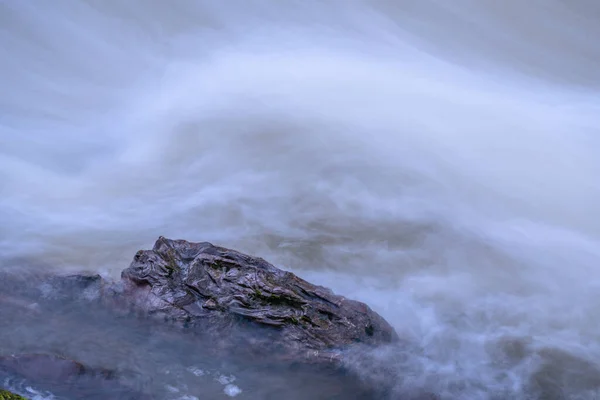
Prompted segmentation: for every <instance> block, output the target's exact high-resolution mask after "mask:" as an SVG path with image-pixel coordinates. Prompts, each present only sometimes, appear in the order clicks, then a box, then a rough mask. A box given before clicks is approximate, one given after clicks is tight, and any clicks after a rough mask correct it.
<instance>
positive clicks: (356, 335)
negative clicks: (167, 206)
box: [121, 237, 397, 361]
mask: <svg viewBox="0 0 600 400" xmlns="http://www.w3.org/2000/svg"><path fill="white" fill-rule="evenodd" d="M122 279H123V282H124V283H125V290H124V292H123V293H122V295H121V296H122V297H123V298H124V299H125V300H126V301H127V302H129V303H130V304H132V305H133V306H134V308H136V309H138V310H143V311H145V312H148V313H149V314H154V315H160V316H164V317H166V318H167V319H171V320H175V321H180V322H182V323H183V324H185V325H186V326H188V327H194V328H196V329H199V330H201V331H203V332H209V333H214V334H216V335H220V336H223V337H225V336H227V335H228V334H234V335H235V334H236V333H238V336H239V337H242V338H243V339H244V342H243V343H241V345H249V346H251V347H253V348H254V349H256V350H257V351H258V352H261V351H262V352H264V351H268V352H269V354H271V355H272V356H274V357H275V358H279V359H291V360H298V361H331V360H332V359H336V358H337V355H338V354H339V350H342V349H343V348H345V347H347V346H349V345H351V344H355V343H361V344H363V345H377V344H382V343H388V342H391V341H394V340H395V339H396V338H397V336H396V333H395V331H394V330H393V328H392V327H391V326H390V325H389V324H388V323H387V322H386V321H385V320H384V319H383V318H382V317H381V316H379V315H378V314H377V313H375V312H374V311H372V310H371V309H370V308H369V307H368V306H367V305H366V304H364V303H361V302H358V301H353V300H349V299H346V298H345V297H342V296H338V295H335V294H334V293H333V292H332V291H331V290H329V289H327V288H324V287H321V286H317V285H313V284H311V283H309V282H307V281H305V280H303V279H300V278H298V277H297V276H296V275H294V274H292V273H290V272H286V271H282V270H280V269H278V268H276V267H274V266H273V265H271V264H269V263H268V262H266V261H265V260H263V259H261V258H257V257H251V256H248V255H245V254H242V253H239V252H237V251H234V250H230V249H226V248H223V247H217V246H214V245H212V244H210V243H206V242H204V243H191V242H187V241H184V240H169V239H166V238H163V237H161V238H159V239H158V240H157V242H156V244H155V245H154V248H153V249H152V250H140V251H139V252H138V253H137V254H136V255H135V257H134V260H133V262H132V263H131V265H130V266H129V268H127V269H125V270H124V271H123V273H122ZM257 327H262V328H264V329H259V330H258V332H260V334H256V335H248V334H247V332H248V331H250V330H251V329H253V330H254V331H257V330H256V328H257ZM240 332H246V333H244V334H239V333H240Z"/></svg>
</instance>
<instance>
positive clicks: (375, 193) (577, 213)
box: [0, 0, 600, 399]
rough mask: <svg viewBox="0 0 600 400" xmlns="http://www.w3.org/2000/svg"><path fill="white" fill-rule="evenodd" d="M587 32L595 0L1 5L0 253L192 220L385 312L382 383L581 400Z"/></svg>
mask: <svg viewBox="0 0 600 400" xmlns="http://www.w3.org/2000/svg"><path fill="white" fill-rule="evenodd" d="M599 37H600V3H598V2H595V1H593V0H570V1H565V0H544V1H542V0H532V1H527V2H523V1H517V0H514V1H513V0H507V1H503V2H500V1H495V0H478V1H476V0H459V1H454V2H451V3H450V2H445V1H441V0H438V1H433V0H428V1H425V0H420V1H413V0H399V1H393V0H381V1H358V0H357V1H327V2H325V1H293V0H288V1H285V2H277V1H253V0H249V1H243V2H242V1H238V2H235V1H228V2H225V1H184V0H176V1H172V2H163V1H142V0H139V1H133V0H132V1H104V0H103V1H101V0H95V1H94V0H86V1H82V0H79V1H75V0H73V1H67V0H59V1H53V2H49V1H29V2H25V1H8V0H5V1H0V77H1V78H0V221H1V223H0V266H1V267H2V268H3V269H5V270H11V269H12V270H16V271H19V270H22V269H23V268H33V267H34V266H37V267H40V266H41V267H43V268H47V269H53V268H55V269H58V270H60V271H75V270H88V271H96V272H100V273H102V274H103V275H105V276H107V277H111V276H112V277H116V276H118V274H119V273H120V271H121V270H122V269H123V268H125V267H126V266H127V265H128V263H129V262H130V260H131V258H132V257H133V254H134V253H135V251H137V250H138V249H140V248H150V247H151V246H152V243H153V241H154V240H155V239H156V238H157V237H158V236H159V235H164V236H166V237H171V238H184V239H188V240H197V241H205V240H207V241H211V242H213V243H215V244H219V245H223V246H228V247H233V248H236V249H238V250H241V251H245V252H249V253H252V254H255V255H259V256H262V257H264V258H266V259H267V260H269V261H271V262H273V263H274V264H276V265H277V266H280V267H282V268H286V269H289V270H293V271H294V272H296V273H298V274H299V275H300V276H302V277H304V278H306V279H308V280H311V281H314V282H316V283H319V284H322V285H325V286H329V287H332V288H333V289H334V290H335V291H337V292H338V293H341V294H344V295H347V296H349V297H352V298H356V299H359V300H362V301H365V302H367V303H368V304H370V305H371V306H372V307H373V308H374V309H375V310H377V311H378V312H380V313H381V314H382V315H383V316H384V317H386V318H387V319H388V320H389V321H390V322H391V323H392V324H393V325H394V326H395V327H396V329H397V331H398V333H399V334H400V336H401V337H402V338H403V339H406V341H407V342H408V343H410V345H406V344H404V345H403V346H402V347H396V348H385V349H380V350H378V351H376V352H374V353H373V354H371V355H370V356H369V357H366V356H364V357H362V358H360V360H358V359H357V360H356V361H355V362H354V363H353V367H354V368H356V369H357V370H358V371H360V374H361V375H362V376H363V377H364V378H365V379H368V380H372V381H374V382H379V383H381V384H382V385H384V384H387V385H390V384H392V385H394V387H395V395H397V396H405V397H406V398H409V396H413V395H418V394H419V393H425V392H427V393H429V392H433V393H436V394H437V395H438V396H440V398H443V399H457V398H465V399H506V398H510V399H532V398H544V399H563V398H564V399H595V398H598V396H600V342H599V340H600V328H599V326H598V324H597V323H596V320H597V319H598V317H600V296H599V293H600V291H599V290H598V289H599V288H600V271H599V268H600V263H599V262H598V260H599V259H600V218H599V216H600V180H599V179H598V175H599V173H600V156H599V154H600V136H599V133H600V94H599V89H600V45H598V39H597V38H599ZM57 340H58V339H57ZM64 340H65V341H66V340H67V339H64ZM15 341H16V342H18V339H17V338H16V337H15ZM382 371H383V372H382ZM242 389H243V388H242ZM243 396H252V393H251V392H248V391H243V392H242V394H240V398H243ZM248 398H251V397H248Z"/></svg>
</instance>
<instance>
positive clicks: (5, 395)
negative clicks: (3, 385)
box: [0, 389, 27, 400]
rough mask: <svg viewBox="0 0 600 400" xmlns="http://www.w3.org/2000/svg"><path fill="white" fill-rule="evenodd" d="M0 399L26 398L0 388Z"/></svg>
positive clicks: (24, 399) (23, 399)
mask: <svg viewBox="0 0 600 400" xmlns="http://www.w3.org/2000/svg"><path fill="white" fill-rule="evenodd" d="M0 400H27V399H26V398H25V397H23V396H19V395H18V394H14V393H11V392H9V391H8V390H2V389H0Z"/></svg>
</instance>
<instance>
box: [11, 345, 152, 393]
mask: <svg viewBox="0 0 600 400" xmlns="http://www.w3.org/2000/svg"><path fill="white" fill-rule="evenodd" d="M0 378H2V379H3V380H5V379H8V378H12V379H15V378H17V379H22V380H24V381H25V382H27V383H28V384H31V385H36V386H38V387H40V388H43V389H44V390H49V391H51V392H53V393H54V394H58V395H62V396H66V397H69V398H71V397H75V398H85V399H100V398H106V396H109V398H111V399H149V398H150V397H148V396H147V395H145V394H141V393H137V392H135V391H133V390H131V389H129V388H127V387H124V386H122V385H121V384H120V383H119V381H118V377H117V374H116V373H115V372H114V371H111V370H106V369H97V368H89V367H86V366H84V365H83V364H81V363H78V362H76V361H73V360H69V359H67V358H64V357H60V356H56V355H49V354H19V355H11V356H4V357H0ZM17 398H20V397H17ZM1 399H2V397H0V400H1ZM9 399H10V397H9Z"/></svg>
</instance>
